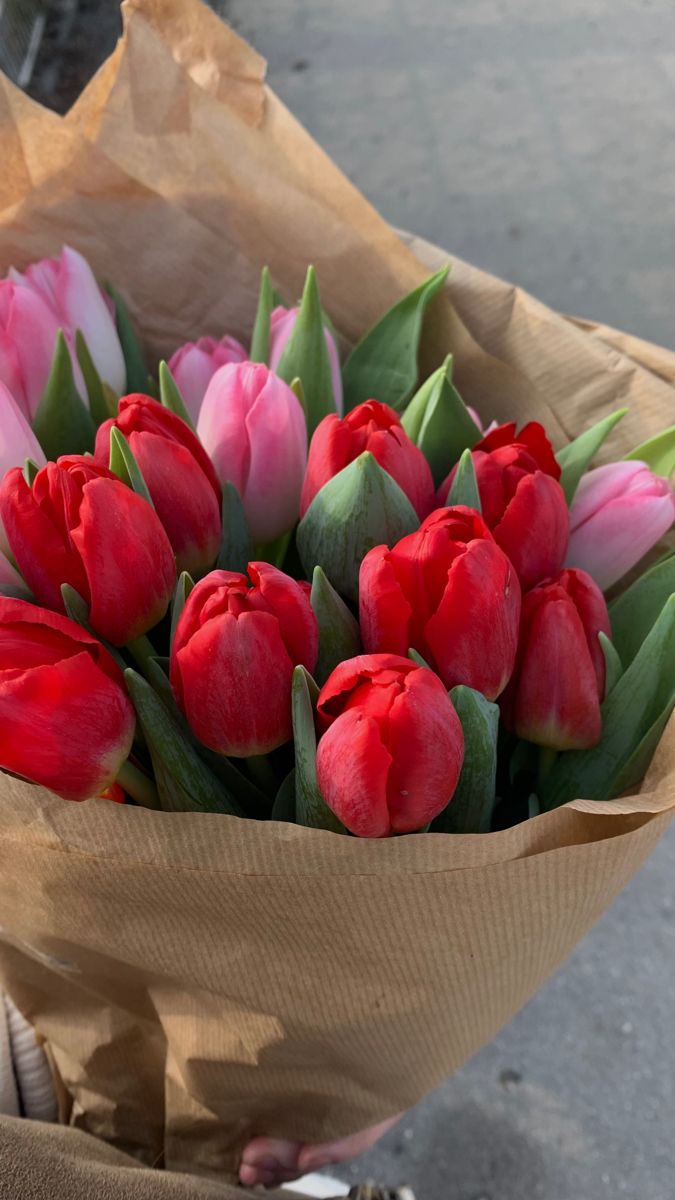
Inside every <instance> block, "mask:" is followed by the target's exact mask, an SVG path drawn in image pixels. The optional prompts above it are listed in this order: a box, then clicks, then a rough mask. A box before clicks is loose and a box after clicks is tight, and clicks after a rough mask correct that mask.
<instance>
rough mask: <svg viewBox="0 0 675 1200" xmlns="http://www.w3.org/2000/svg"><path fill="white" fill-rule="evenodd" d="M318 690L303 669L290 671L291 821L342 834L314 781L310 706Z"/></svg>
mask: <svg viewBox="0 0 675 1200" xmlns="http://www.w3.org/2000/svg"><path fill="white" fill-rule="evenodd" d="M317 694H318V689H317V687H316V684H315V683H314V680H313V679H312V677H311V675H310V674H309V672H308V671H306V670H305V668H304V667H303V666H298V667H296V668H295V670H294V671H293V684H292V688H291V707H292V712H293V738H294V741H295V819H296V821H297V823H298V825H306V826H308V827H309V828H311V829H331V830H332V831H333V833H344V832H345V829H344V826H343V825H342V823H341V822H340V821H338V819H337V817H336V816H335V814H334V813H333V812H332V810H331V809H330V808H329V807H328V805H327V804H326V801H325V800H324V798H323V796H322V795H321V792H320V790H319V784H318V782H317V778H316V732H315V729H314V704H313V702H312V695H314V697H316V695H317Z"/></svg>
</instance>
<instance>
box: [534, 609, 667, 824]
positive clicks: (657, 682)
mask: <svg viewBox="0 0 675 1200" xmlns="http://www.w3.org/2000/svg"><path fill="white" fill-rule="evenodd" d="M673 662H675V596H671V597H670V598H669V599H668V600H667V601H666V603H665V605H664V607H663V609H662V611H661V613H660V614H659V617H658V619H657V620H656V622H655V624H654V626H653V628H652V629H651V630H650V632H649V634H648V636H647V638H646V639H645V641H644V642H643V643H642V646H641V647H640V649H639V651H638V653H637V654H636V655H635V658H634V659H633V661H632V662H631V663H630V665H629V666H627V667H626V670H625V671H624V673H623V675H622V676H621V678H620V679H619V681H618V683H616V684H615V686H614V687H613V688H612V691H611V692H610V693H609V695H608V696H607V699H606V700H605V702H604V704H603V705H602V737H601V738H600V742H599V743H598V745H597V746H595V747H593V749H591V750H568V751H565V752H564V753H562V754H560V755H559V756H558V759H557V762H556V764H555V766H554V767H553V769H552V770H551V772H550V774H549V775H547V777H546V779H545V780H544V783H543V786H542V789H541V801H542V806H543V807H544V808H546V809H551V808H557V807H558V806H559V805H560V804H566V803H567V802H568V801H569V800H574V799H575V798H576V797H578V796H581V797H584V798H585V799H587V800H610V799H612V797H614V796H616V794H617V788H618V787H619V784H620V781H621V779H622V778H623V774H622V773H623V772H624V770H625V769H626V767H627V764H628V763H629V762H630V760H631V758H632V756H633V755H634V754H635V752H636V751H637V750H639V748H640V745H641V743H642V742H643V739H644V738H645V736H646V735H647V734H648V733H649V731H650V729H651V728H652V726H653V725H654V724H655V723H656V722H658V721H659V720H660V719H661V718H662V717H663V715H664V713H669V712H670V711H671V709H672V708H673V705H674V704H675V677H674V674H673Z"/></svg>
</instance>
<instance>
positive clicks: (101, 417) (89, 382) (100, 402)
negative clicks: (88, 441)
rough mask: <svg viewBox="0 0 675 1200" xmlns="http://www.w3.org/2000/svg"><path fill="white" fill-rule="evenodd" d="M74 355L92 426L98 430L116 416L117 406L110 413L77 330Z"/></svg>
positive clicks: (85, 344) (97, 376)
mask: <svg viewBox="0 0 675 1200" xmlns="http://www.w3.org/2000/svg"><path fill="white" fill-rule="evenodd" d="M75 353H76V354H77V361H78V362H79V364H80V370H81V371H82V375H83V377H84V382H85V386H86V388H87V397H88V400H89V411H90V413H91V415H92V418H93V421H94V425H95V426H96V427H97V428H98V426H99V425H102V424H103V422H104V421H107V420H108V419H109V418H110V417H114V416H115V415H116V414H117V404H115V406H114V409H113V411H112V412H111V411H110V409H109V407H108V400H107V397H106V394H105V392H104V391H103V383H102V381H101V376H100V375H99V373H98V371H97V370H96V367H95V365H94V360H93V358H92V357H91V354H90V353H89V347H88V346H87V343H86V341H85V339H84V334H83V333H82V332H81V330H79V329H78V330H77V331H76V333H75ZM111 390H112V389H111Z"/></svg>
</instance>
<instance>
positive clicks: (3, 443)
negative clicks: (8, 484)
mask: <svg viewBox="0 0 675 1200" xmlns="http://www.w3.org/2000/svg"><path fill="white" fill-rule="evenodd" d="M27 458H32V459H33V462H35V463H37V465H38V466H39V467H43V466H44V464H45V462H46V461H47V460H46V458H45V456H44V454H43V453H42V447H41V445H40V443H39V442H38V440H37V438H36V436H35V434H34V433H33V430H32V429H31V427H30V425H29V424H28V421H27V420H26V418H25V417H24V415H23V413H22V411H21V409H20V408H19V405H18V404H17V403H16V400H15V399H14V397H13V396H12V393H11V392H10V390H9V388H7V387H5V385H4V383H0V479H2V477H3V475H4V474H5V471H9V468H10V467H22V466H23V464H24V463H25V461H26V459H27ZM8 549H9V543H8V541H7V537H6V535H5V527H4V525H3V523H2V519H1V518H0V553H3V554H6V553H7V551H8Z"/></svg>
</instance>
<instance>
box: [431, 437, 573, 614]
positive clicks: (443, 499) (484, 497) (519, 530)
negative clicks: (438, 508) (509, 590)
mask: <svg viewBox="0 0 675 1200" xmlns="http://www.w3.org/2000/svg"><path fill="white" fill-rule="evenodd" d="M471 457H472V459H473V465H474V469H475V472H476V480H477V483H478V490H479V493H480V501H481V508H482V512H483V517H484V519H485V522H486V524H487V526H488V528H489V529H491V530H492V533H493V536H494V539H495V541H496V542H497V544H498V545H499V546H501V548H502V550H503V551H504V553H505V554H507V555H508V557H509V558H510V559H511V562H512V563H513V565H514V567H515V569H516V572H517V574H518V578H519V579H520V582H521V585H522V587H523V590H524V591H527V589H528V588H531V587H533V586H534V585H535V584H536V583H539V581H540V580H542V579H547V578H549V576H551V575H555V573H556V572H557V571H559V570H560V567H561V566H562V563H563V560H564V558H565V552H566V550H567V542H568V539H569V513H568V510H567V502H566V500H565V494H564V492H563V490H562V488H561V486H560V484H559V482H558V480H559V479H560V467H559V465H558V463H557V462H556V458H555V455H554V453H553V447H552V445H551V443H550V442H549V440H548V438H547V437H546V433H545V431H544V429H543V427H542V426H541V425H539V424H538V423H537V422H536V421H530V423H529V424H528V425H525V426H524V427H523V428H522V429H521V430H520V433H519V434H518V435H517V436H516V426H515V424H514V423H513V422H511V423H510V424H508V425H499V426H497V428H496V429H493V430H492V432H491V433H488V434H487V435H486V436H485V437H484V438H483V439H482V440H481V441H480V442H478V443H477V444H476V445H475V446H474V448H473V450H472V454H471ZM456 471H457V467H453V469H452V471H451V472H450V474H449V475H448V477H447V479H446V480H445V481H444V482H443V483H442V484H441V487H440V488H439V489H438V493H437V496H436V500H437V503H438V504H445V503H447V496H448V492H449V490H450V488H451V486H452V483H453V480H454V477H455V473H456Z"/></svg>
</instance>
